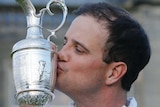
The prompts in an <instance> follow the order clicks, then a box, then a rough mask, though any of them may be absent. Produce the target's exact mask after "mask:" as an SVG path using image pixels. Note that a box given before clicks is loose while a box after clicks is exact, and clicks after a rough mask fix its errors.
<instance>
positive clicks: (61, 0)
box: [46, 0, 68, 40]
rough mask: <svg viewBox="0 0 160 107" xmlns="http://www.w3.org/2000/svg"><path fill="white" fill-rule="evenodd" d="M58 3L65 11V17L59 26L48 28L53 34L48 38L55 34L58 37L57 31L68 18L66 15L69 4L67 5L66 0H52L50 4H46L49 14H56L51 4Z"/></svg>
mask: <svg viewBox="0 0 160 107" xmlns="http://www.w3.org/2000/svg"><path fill="white" fill-rule="evenodd" d="M53 4H55V5H57V6H59V7H60V8H61V9H62V11H63V19H62V21H61V23H60V24H59V26H58V27H57V28H55V29H47V30H48V31H49V32H50V33H51V34H50V35H49V36H48V40H50V37H52V36H54V37H56V35H55V32H56V31H58V30H59V29H60V28H61V27H62V26H63V24H64V22H65V20H66V17H67V13H68V9H67V6H66V5H65V1H64V0H50V1H49V2H48V4H47V5H46V9H47V12H48V14H49V15H54V13H53V12H52V11H51V9H50V7H51V5H53Z"/></svg>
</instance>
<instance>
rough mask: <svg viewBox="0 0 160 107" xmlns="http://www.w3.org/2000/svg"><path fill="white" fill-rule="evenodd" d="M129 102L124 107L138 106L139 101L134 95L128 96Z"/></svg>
mask: <svg viewBox="0 0 160 107" xmlns="http://www.w3.org/2000/svg"><path fill="white" fill-rule="evenodd" d="M127 103H128V106H126V105H123V106H122V107H137V101H136V100H135V98H134V97H129V98H127Z"/></svg>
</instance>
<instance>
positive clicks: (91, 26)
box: [56, 16, 108, 96]
mask: <svg viewBox="0 0 160 107" xmlns="http://www.w3.org/2000/svg"><path fill="white" fill-rule="evenodd" d="M107 38H108V32H107V31H106V30H105V29H104V27H103V26H102V24H99V23H98V22H97V20H96V19H94V18H93V17H91V16H78V17H77V18H76V19H75V20H74V21H73V23H72V24H71V26H70V28H69V30H68V31H67V33H66V36H65V39H64V46H63V48H62V49H61V50H60V51H59V53H58V56H59V61H58V68H57V82H56V88H57V89H58V90H60V91H62V92H64V93H66V94H67V95H70V96H72V95H74V94H77V95H78V93H79V94H86V93H88V94H89V93H91V92H92V93H95V92H98V90H99V89H100V88H102V87H103V86H104V85H105V72H106V63H104V62H103V60H102V59H103V47H104V44H105V41H106V39H107Z"/></svg>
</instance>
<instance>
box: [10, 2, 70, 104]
mask: <svg viewBox="0 0 160 107" xmlns="http://www.w3.org/2000/svg"><path fill="white" fill-rule="evenodd" d="M17 2H18V3H19V4H20V5H21V7H22V8H23V10H24V12H25V14H26V18H27V36H26V39H23V40H20V41H19V42H17V43H16V44H15V45H14V46H13V48H12V62H13V76H14V83H15V87H16V91H17V93H16V99H17V101H18V103H19V105H22V104H28V105H35V106H44V105H46V104H48V103H49V102H50V101H51V100H52V99H53V98H54V94H53V90H54V85H55V80H56V68H57V54H56V53H57V46H56V45H55V44H54V43H53V42H51V41H50V37H52V36H55V32H56V31H58V30H59V29H60V28H61V27H62V26H63V24H64V22H65V19H66V16H67V7H66V5H65V2H64V1H63V0H50V1H49V2H48V4H47V5H46V7H45V8H43V9H41V10H40V12H39V13H38V14H36V10H35V8H34V6H33V4H32V3H31V1H30V0H17ZM54 5H58V6H59V7H60V8H61V9H62V10H63V19H62V22H61V23H60V25H59V26H58V27H57V28H56V29H53V30H49V29H48V31H49V32H50V33H51V35H49V36H48V39H47V40H46V39H44V37H43V34H42V18H43V15H44V13H45V12H48V14H49V15H53V13H52V11H51V10H50V8H51V6H54Z"/></svg>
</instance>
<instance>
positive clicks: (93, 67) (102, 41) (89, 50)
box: [56, 3, 150, 107]
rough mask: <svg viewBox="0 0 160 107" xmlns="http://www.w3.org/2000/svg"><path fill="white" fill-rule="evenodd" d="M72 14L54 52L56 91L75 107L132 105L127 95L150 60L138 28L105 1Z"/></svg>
mask: <svg viewBox="0 0 160 107" xmlns="http://www.w3.org/2000/svg"><path fill="white" fill-rule="evenodd" d="M76 15H77V17H76V18H75V19H74V21H73V22H72V24H71V26H70V28H69V30H68V31H67V33H66V35H65V37H64V46H63V48H62V49H61V50H60V51H59V52H58V67H57V81H56V89H58V90H60V91H61V92H63V93H65V94H66V95H68V96H69V97H70V98H71V99H73V101H74V106H75V107H136V106H137V104H136V101H135V100H134V98H127V92H128V91H129V90H130V88H131V85H132V83H133V82H134V81H135V80H136V79H137V77H138V74H139V72H140V71H141V70H142V69H143V68H144V67H145V65H146V64H147V63H148V61H149V59H150V46H149V41H148V38H147V35H146V34H145V32H144V30H143V28H142V27H141V26H140V25H139V24H138V22H137V21H135V20H134V19H133V17H131V15H130V14H129V13H128V12H126V11H125V10H123V9H120V8H117V7H113V6H111V5H109V4H106V3H97V4H87V5H84V6H82V7H81V8H79V9H78V10H77V11H76Z"/></svg>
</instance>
